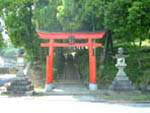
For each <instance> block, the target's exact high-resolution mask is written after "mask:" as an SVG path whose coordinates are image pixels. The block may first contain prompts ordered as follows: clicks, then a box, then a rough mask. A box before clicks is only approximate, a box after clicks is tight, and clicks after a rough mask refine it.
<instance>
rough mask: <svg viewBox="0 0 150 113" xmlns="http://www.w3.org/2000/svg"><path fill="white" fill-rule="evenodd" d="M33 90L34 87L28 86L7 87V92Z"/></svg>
mask: <svg viewBox="0 0 150 113" xmlns="http://www.w3.org/2000/svg"><path fill="white" fill-rule="evenodd" d="M33 89H34V87H33V85H27V86H23V85H22V86H18V85H12V86H9V87H7V91H29V90H33Z"/></svg>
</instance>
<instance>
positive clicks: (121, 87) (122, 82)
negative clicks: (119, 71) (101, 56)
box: [109, 75, 135, 91]
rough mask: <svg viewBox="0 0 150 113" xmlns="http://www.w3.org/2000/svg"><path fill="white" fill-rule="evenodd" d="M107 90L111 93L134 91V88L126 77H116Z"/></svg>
mask: <svg viewBox="0 0 150 113" xmlns="http://www.w3.org/2000/svg"><path fill="white" fill-rule="evenodd" d="M109 89H110V90H112V91H135V87H134V86H133V85H132V82H131V81H130V80H129V78H128V77H127V76H126V75H117V76H116V77H115V79H114V80H113V82H112V84H111V85H110V86H109Z"/></svg>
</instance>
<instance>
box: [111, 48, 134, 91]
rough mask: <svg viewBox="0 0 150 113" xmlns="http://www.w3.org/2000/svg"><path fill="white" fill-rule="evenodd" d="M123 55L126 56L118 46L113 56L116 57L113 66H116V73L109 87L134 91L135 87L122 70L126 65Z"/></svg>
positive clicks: (115, 89)
mask: <svg viewBox="0 0 150 113" xmlns="http://www.w3.org/2000/svg"><path fill="white" fill-rule="evenodd" d="M125 57H128V56H127V55H123V48H119V49H118V54H117V55H116V56H115V58H117V64H116V65H115V66H116V67H117V68H118V73H117V75H116V77H115V79H114V80H113V82H112V84H111V85H110V86H109V89H110V90H112V91H130V92H132V91H133V92H134V91H135V87H134V86H133V85H132V82H131V81H130V80H129V78H128V77H127V75H126V73H125V72H124V68H125V67H126V66H127V64H126V63H125Z"/></svg>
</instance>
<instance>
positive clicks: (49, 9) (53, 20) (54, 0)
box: [34, 0, 62, 32]
mask: <svg viewBox="0 0 150 113" xmlns="http://www.w3.org/2000/svg"><path fill="white" fill-rule="evenodd" d="M41 2H42V1H41ZM42 3H43V2H42ZM42 3H40V4H38V6H37V7H36V8H35V15H34V20H35V23H36V27H37V29H40V30H47V31H52V32H53V31H61V29H62V27H61V24H60V23H59V21H58V20H57V12H58V11H57V7H58V5H60V3H61V1H60V0H47V4H42Z"/></svg>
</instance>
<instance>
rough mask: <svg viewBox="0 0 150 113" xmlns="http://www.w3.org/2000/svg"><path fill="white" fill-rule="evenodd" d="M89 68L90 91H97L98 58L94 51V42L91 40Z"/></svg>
mask: <svg viewBox="0 0 150 113" xmlns="http://www.w3.org/2000/svg"><path fill="white" fill-rule="evenodd" d="M89 67H90V83H89V89H90V90H97V84H96V83H97V80H96V57H95V56H94V51H93V41H92V39H89Z"/></svg>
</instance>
